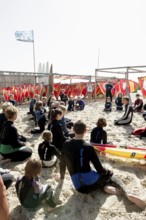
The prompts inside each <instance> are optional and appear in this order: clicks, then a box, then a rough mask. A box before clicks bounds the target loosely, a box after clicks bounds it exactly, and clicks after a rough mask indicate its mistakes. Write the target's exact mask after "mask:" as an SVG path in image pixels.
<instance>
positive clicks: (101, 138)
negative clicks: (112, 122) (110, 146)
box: [90, 118, 107, 144]
mask: <svg viewBox="0 0 146 220" xmlns="http://www.w3.org/2000/svg"><path fill="white" fill-rule="evenodd" d="M96 125H97V127H95V128H93V129H92V131H91V137H90V142H92V143H97V144H107V133H106V131H104V130H103V127H106V125H107V124H106V120H105V119H104V118H99V119H98V121H97V123H96Z"/></svg>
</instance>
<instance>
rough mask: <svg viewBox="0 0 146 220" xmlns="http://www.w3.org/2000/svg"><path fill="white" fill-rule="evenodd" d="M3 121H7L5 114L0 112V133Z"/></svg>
mask: <svg viewBox="0 0 146 220" xmlns="http://www.w3.org/2000/svg"><path fill="white" fill-rule="evenodd" d="M5 121H7V119H6V116H5V114H4V113H1V114H0V133H1V130H2V127H3V124H4V122H5Z"/></svg>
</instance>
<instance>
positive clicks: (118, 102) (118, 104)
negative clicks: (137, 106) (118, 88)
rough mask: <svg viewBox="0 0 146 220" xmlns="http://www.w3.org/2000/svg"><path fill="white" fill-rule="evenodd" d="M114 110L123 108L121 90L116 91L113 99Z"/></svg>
mask: <svg viewBox="0 0 146 220" xmlns="http://www.w3.org/2000/svg"><path fill="white" fill-rule="evenodd" d="M115 104H116V110H123V94H122V92H119V93H118V96H117V97H116V99H115Z"/></svg>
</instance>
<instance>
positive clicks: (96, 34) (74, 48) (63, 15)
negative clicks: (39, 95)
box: [0, 0, 146, 78]
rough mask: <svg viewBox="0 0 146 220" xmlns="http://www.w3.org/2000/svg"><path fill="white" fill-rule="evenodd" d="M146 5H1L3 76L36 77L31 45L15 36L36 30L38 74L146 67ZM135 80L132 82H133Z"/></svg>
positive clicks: (93, 1)
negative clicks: (42, 70)
mask: <svg viewBox="0 0 146 220" xmlns="http://www.w3.org/2000/svg"><path fill="white" fill-rule="evenodd" d="M145 8H146V1H145V0H25V1H24V0H0V27H1V34H0V70H11V71H33V56H32V43H24V42H19V41H16V39H15V36H14V33H15V31H21V30H22V31H29V30H32V29H33V30H34V35H35V55H36V70H37V69H38V65H39V63H40V62H41V63H46V62H47V61H48V62H49V64H51V63H53V67H54V72H57V73H65V74H88V75H89V74H92V75H93V74H94V70H95V68H97V63H98V51H99V48H100V60H99V67H116V66H127V65H128V66H130V65H146V13H145ZM131 78H132V76H131Z"/></svg>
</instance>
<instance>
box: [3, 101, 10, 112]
mask: <svg viewBox="0 0 146 220" xmlns="http://www.w3.org/2000/svg"><path fill="white" fill-rule="evenodd" d="M9 106H12V103H11V102H4V103H3V104H2V111H3V113H4V112H5V110H6V108H8V107H9Z"/></svg>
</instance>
